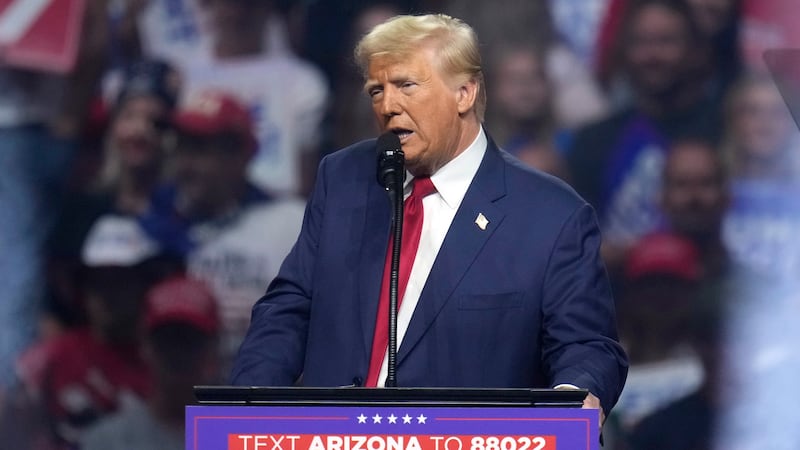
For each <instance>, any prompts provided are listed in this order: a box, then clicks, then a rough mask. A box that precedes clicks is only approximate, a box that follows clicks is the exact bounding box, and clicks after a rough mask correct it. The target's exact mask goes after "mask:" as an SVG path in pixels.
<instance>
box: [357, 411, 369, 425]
mask: <svg viewBox="0 0 800 450" xmlns="http://www.w3.org/2000/svg"><path fill="white" fill-rule="evenodd" d="M356 419H358V423H367V416H365V415H364V413H361V415H360V416H358V417H356Z"/></svg>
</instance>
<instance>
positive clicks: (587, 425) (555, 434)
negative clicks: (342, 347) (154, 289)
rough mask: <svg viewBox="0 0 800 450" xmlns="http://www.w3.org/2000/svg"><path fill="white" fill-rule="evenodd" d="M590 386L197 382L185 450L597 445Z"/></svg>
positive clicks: (591, 448) (567, 448)
mask: <svg viewBox="0 0 800 450" xmlns="http://www.w3.org/2000/svg"><path fill="white" fill-rule="evenodd" d="M586 394H587V392H586V391H585V390H574V391H573V390H552V389H441V388H381V389H376V388H354V387H343V388H272V387H269V388H268V387H230V386H223V387H218V386H198V387H197V388H195V395H196V397H197V399H198V401H199V402H200V405H198V406H188V407H187V408H186V449H187V450H212V449H213V450H221V449H222V450H224V449H227V450H584V449H585V450H596V449H597V448H598V443H599V437H598V432H599V428H598V423H597V421H598V413H597V411H596V410H591V409H581V408H580V407H581V405H582V402H583V398H584V397H585V396H586Z"/></svg>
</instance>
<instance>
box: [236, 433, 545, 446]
mask: <svg viewBox="0 0 800 450" xmlns="http://www.w3.org/2000/svg"><path fill="white" fill-rule="evenodd" d="M227 450H556V437H555V436H552V435H547V436H532V435H514V436H502V435H498V436H478V435H442V436H435V435H338V434H300V435H282V434H280V435H271V434H229V435H228V448H227Z"/></svg>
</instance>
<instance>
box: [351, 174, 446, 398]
mask: <svg viewBox="0 0 800 450" xmlns="http://www.w3.org/2000/svg"><path fill="white" fill-rule="evenodd" d="M413 183H414V187H413V189H412V191H411V195H409V196H408V198H407V199H406V201H405V207H404V210H403V242H402V244H401V246H400V273H399V276H398V280H397V302H398V307H399V306H400V302H401V301H402V300H403V295H405V292H406V285H407V284H408V278H409V276H410V275H411V267H412V266H413V265H414V258H416V256H417V247H418V246H419V238H420V234H422V221H423V218H424V210H423V208H422V199H423V198H425V197H426V196H427V195H429V194H432V193H434V192H436V187H434V186H433V183H432V182H431V179H430V178H428V177H422V178H415V179H414V181H413ZM392 247H393V245H392V240H391V239H389V251H388V252H387V253H386V262H385V264H384V268H383V282H382V283H381V296H380V300H379V301H378V316H377V318H376V320H375V335H374V336H373V338H372V355H371V356H370V359H369V371H368V372H367V382H366V386H371V387H375V386H377V385H378V375H379V374H380V371H381V366H382V365H383V359H384V357H385V356H386V347H387V345H388V342H389V278H390V273H391V266H392Z"/></svg>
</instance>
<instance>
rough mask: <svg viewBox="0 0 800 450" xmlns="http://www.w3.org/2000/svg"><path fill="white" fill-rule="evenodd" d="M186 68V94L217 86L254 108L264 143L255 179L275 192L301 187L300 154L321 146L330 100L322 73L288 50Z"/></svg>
mask: <svg viewBox="0 0 800 450" xmlns="http://www.w3.org/2000/svg"><path fill="white" fill-rule="evenodd" d="M183 72H184V76H185V78H186V85H185V91H184V97H185V98H191V96H192V95H195V94H196V93H198V92H201V91H204V90H208V89H218V90H224V91H227V92H229V93H231V94H233V95H235V96H236V97H238V98H239V99H240V100H241V101H242V102H243V103H244V104H245V105H246V106H247V107H248V108H249V110H250V113H251V114H252V116H253V121H254V123H255V126H256V137H257V139H258V141H259V145H260V146H259V150H258V153H257V154H256V156H255V157H254V158H253V160H252V161H251V163H250V167H249V177H250V181H252V182H253V183H254V184H256V185H257V186H259V187H261V188H262V189H264V190H266V191H267V192H270V193H272V194H275V195H279V196H281V195H287V194H296V193H298V190H299V189H300V155H301V153H302V152H305V151H313V150H316V145H317V144H318V142H319V138H320V132H321V126H320V124H321V122H322V119H323V116H324V114H325V108H326V105H327V102H328V95H329V93H328V86H327V84H326V82H325V79H324V77H323V75H322V73H321V72H320V71H319V70H318V69H316V68H315V67H313V66H312V65H310V64H309V63H306V62H305V61H303V60H301V59H299V58H297V57H294V56H291V55H287V54H284V55H270V54H265V55H261V56H255V57H249V58H241V59H225V60H212V59H206V60H198V61H196V62H194V63H192V64H189V65H187V66H186V67H185V68H183Z"/></svg>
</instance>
